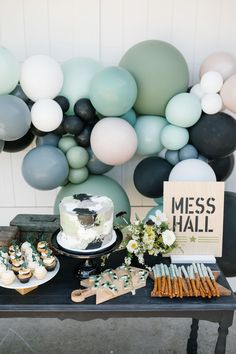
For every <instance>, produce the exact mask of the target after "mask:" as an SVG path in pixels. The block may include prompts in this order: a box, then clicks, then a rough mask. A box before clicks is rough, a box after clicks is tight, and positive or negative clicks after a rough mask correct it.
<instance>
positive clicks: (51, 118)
mask: <svg viewBox="0 0 236 354" xmlns="http://www.w3.org/2000/svg"><path fill="white" fill-rule="evenodd" d="M31 118H32V123H33V124H34V126H35V127H36V128H38V129H39V130H42V131H43V132H52V131H53V130H55V129H56V128H58V127H59V125H60V124H61V122H62V118H63V112H62V109H61V107H60V106H59V104H58V103H57V102H55V101H54V100H52V99H48V98H42V99H39V100H38V101H37V102H35V104H34V105H33V107H32V109H31Z"/></svg>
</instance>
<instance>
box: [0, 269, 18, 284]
mask: <svg viewBox="0 0 236 354" xmlns="http://www.w3.org/2000/svg"><path fill="white" fill-rule="evenodd" d="M15 279H16V276H15V273H14V272H13V270H5V271H4V272H3V273H2V274H1V282H2V283H3V284H4V285H11V284H12V283H13V282H14V281H15Z"/></svg>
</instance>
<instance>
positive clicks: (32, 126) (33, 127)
mask: <svg viewBox="0 0 236 354" xmlns="http://www.w3.org/2000/svg"><path fill="white" fill-rule="evenodd" d="M30 129H31V131H32V133H33V134H34V135H36V136H44V135H46V134H47V132H42V131H41V130H39V129H37V128H36V127H35V126H34V125H33V124H32V123H31V127H30Z"/></svg>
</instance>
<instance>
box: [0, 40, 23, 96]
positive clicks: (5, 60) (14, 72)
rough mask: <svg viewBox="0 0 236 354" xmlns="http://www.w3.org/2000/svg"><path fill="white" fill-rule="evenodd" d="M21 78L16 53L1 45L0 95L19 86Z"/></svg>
mask: <svg viewBox="0 0 236 354" xmlns="http://www.w3.org/2000/svg"><path fill="white" fill-rule="evenodd" d="M19 78H20V66H19V64H18V62H17V60H16V58H15V57H14V55H13V54H12V53H11V52H10V51H9V50H8V49H6V48H4V47H0V95H4V94H7V93H10V92H12V91H13V90H14V88H15V87H16V86H17V83H18V81H19Z"/></svg>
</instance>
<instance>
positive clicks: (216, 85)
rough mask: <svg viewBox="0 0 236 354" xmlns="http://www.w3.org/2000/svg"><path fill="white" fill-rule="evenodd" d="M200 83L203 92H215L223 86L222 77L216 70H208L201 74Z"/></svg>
mask: <svg viewBox="0 0 236 354" xmlns="http://www.w3.org/2000/svg"><path fill="white" fill-rule="evenodd" d="M200 84H201V87H202V90H203V91H204V92H205V93H217V92H219V91H220V90H221V88H222V86H223V77H222V76H221V75H220V74H219V73H218V72H217V71H208V72H206V73H205V74H203V75H202V77H201V81H200Z"/></svg>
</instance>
